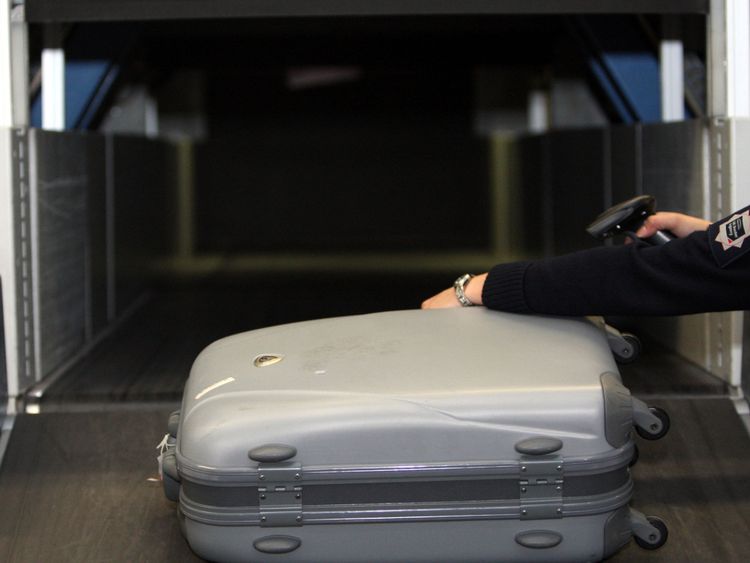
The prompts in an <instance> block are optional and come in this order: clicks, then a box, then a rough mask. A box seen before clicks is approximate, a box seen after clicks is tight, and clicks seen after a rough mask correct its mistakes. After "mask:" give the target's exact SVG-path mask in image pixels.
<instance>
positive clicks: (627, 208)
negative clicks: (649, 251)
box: [586, 195, 675, 245]
mask: <svg viewBox="0 0 750 563" xmlns="http://www.w3.org/2000/svg"><path fill="white" fill-rule="evenodd" d="M655 210H656V198H655V197H654V196H651V195H641V196H638V197H634V198H633V199H629V200H627V201H623V202H622V203H618V204H617V205H614V206H612V207H610V208H609V209H607V210H606V211H605V212H604V213H602V214H601V215H599V217H597V218H596V219H594V222H593V223H591V224H590V225H589V226H588V227H586V232H587V233H588V234H590V235H591V236H592V237H594V238H595V239H597V240H605V239H608V238H611V237H613V236H615V235H619V234H622V235H626V236H629V237H630V238H632V239H633V240H638V238H639V237H637V236H636V234H635V233H636V232H637V231H638V229H640V228H641V226H642V225H643V223H644V222H645V221H646V218H647V217H648V216H649V215H653V214H654V212H655ZM674 238H675V236H674V235H673V234H672V233H670V232H669V231H657V232H656V233H654V234H653V235H652V236H650V237H649V238H647V239H641V240H644V241H645V242H647V243H648V244H651V245H659V244H666V243H668V242H669V241H671V240H673V239H674Z"/></svg>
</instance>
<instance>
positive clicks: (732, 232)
mask: <svg viewBox="0 0 750 563" xmlns="http://www.w3.org/2000/svg"><path fill="white" fill-rule="evenodd" d="M748 237H750V206H748V207H746V208H744V209H741V210H739V211H738V212H737V213H735V214H733V215H731V216H729V217H725V218H724V219H721V220H720V221H717V222H716V223H713V224H712V225H711V226H710V227H709V228H708V242H709V244H710V245H711V252H712V253H713V255H714V258H715V259H716V262H717V263H718V264H719V266H720V267H722V268H724V267H725V266H728V265H729V264H731V263H732V262H734V261H735V260H737V258H739V257H740V256H744V255H745V254H746V253H747V252H749V251H750V241H748V242H745V240H746V239H747V238H748Z"/></svg>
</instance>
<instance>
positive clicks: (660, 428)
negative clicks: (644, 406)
mask: <svg viewBox="0 0 750 563" xmlns="http://www.w3.org/2000/svg"><path fill="white" fill-rule="evenodd" d="M648 410H649V411H650V412H651V414H652V415H654V416H655V417H656V418H658V419H659V422H661V424H650V425H648V426H636V427H635V431H636V432H638V435H639V436H640V437H641V438H644V439H646V440H658V439H660V438H663V437H664V436H665V435H666V434H667V432H669V425H670V421H669V415H668V414H667V411H665V410H664V409H661V408H659V407H649V409H648Z"/></svg>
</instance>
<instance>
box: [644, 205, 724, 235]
mask: <svg viewBox="0 0 750 563" xmlns="http://www.w3.org/2000/svg"><path fill="white" fill-rule="evenodd" d="M710 224H711V222H710V221H706V220H705V219H699V218H698V217H691V216H690V215H683V214H682V213H671V212H669V211H660V212H659V213H654V214H653V215H650V216H649V217H648V218H647V219H646V222H645V223H644V224H643V226H642V227H641V228H640V229H638V232H637V233H636V235H638V237H639V238H649V237H650V236H652V235H653V234H654V233H655V232H656V231H663V230H666V231H671V232H672V234H674V235H675V236H676V237H678V238H682V237H686V236H688V235H689V234H691V233H694V232H695V231H705V230H706V229H708V226H709V225H710Z"/></svg>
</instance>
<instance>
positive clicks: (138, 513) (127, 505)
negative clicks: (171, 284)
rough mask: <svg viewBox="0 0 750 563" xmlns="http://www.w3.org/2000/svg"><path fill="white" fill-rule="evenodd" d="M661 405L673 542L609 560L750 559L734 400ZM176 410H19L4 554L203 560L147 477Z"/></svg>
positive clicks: (745, 451) (666, 507) (657, 491)
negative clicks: (667, 418) (666, 420)
mask: <svg viewBox="0 0 750 563" xmlns="http://www.w3.org/2000/svg"><path fill="white" fill-rule="evenodd" d="M661 404H662V406H663V407H664V408H666V409H668V410H669V412H670V413H671V415H672V422H673V425H672V431H671V432H670V434H669V435H668V436H667V437H666V438H664V439H663V440H662V441H661V442H644V441H641V442H640V450H641V458H640V461H639V462H638V464H637V465H636V466H635V468H634V477H635V481H636V493H635V498H634V501H633V504H634V506H636V507H637V508H639V509H641V510H643V511H644V512H645V513H647V514H656V515H659V516H661V517H662V518H664V520H666V521H667V523H668V525H669V527H670V537H669V541H668V543H667V544H666V545H665V546H664V547H663V548H662V549H660V550H657V551H653V552H649V551H644V550H642V549H640V548H638V547H637V546H635V545H633V544H631V545H630V546H629V547H627V548H626V549H625V550H624V551H622V552H620V553H619V554H617V555H616V556H615V557H613V558H612V559H611V561H614V562H617V563H622V562H630V561H654V562H657V561H659V562H667V561H669V562H673V561H691V562H716V561H722V562H726V563H732V562H737V563H739V562H744V561H746V560H747V553H749V552H750V551H749V550H750V479H748V478H747V476H748V475H750V438H749V437H748V435H747V433H746V431H745V429H744V427H743V426H742V423H741V422H740V420H739V419H738V418H737V416H736V415H735V413H734V408H733V406H732V404H731V402H730V401H729V400H728V399H697V398H696V399H677V400H664V401H662V402H661ZM168 410H169V409H157V410H155V409H145V408H144V409H143V410H141V411H118V412H90V413H48V414H41V415H22V416H20V417H19V418H18V420H17V422H16V428H15V429H14V431H13V435H12V437H11V442H10V445H9V449H8V452H7V456H6V459H5V462H4V464H3V467H2V469H1V470H0V498H2V503H0V561H8V562H13V563H21V562H23V563H26V562H39V561H45V562H56V561H65V562H68V561H70V562H81V561H92V562H93V561H114V562H123V563H125V562H132V561H142V562H160V563H161V562H168V561H175V562H178V561H179V562H185V561H198V559H197V558H196V557H195V556H194V555H193V554H192V553H191V552H190V551H189V549H188V547H187V545H186V544H185V541H184V540H183V539H182V537H181V536H180V532H179V527H178V524H177V519H176V517H175V514H174V505H173V504H172V503H170V502H168V501H167V500H166V499H165V498H164V496H163V494H162V492H161V489H160V486H159V484H158V483H154V482H152V481H149V478H150V477H154V476H155V474H156V463H155V453H156V450H155V449H154V446H155V444H156V443H157V442H158V441H159V440H160V438H161V436H162V433H163V432H164V426H165V421H166V417H167V414H168Z"/></svg>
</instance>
